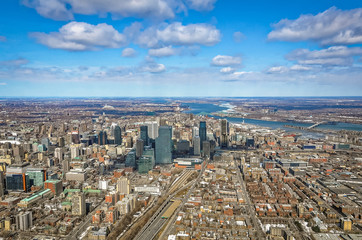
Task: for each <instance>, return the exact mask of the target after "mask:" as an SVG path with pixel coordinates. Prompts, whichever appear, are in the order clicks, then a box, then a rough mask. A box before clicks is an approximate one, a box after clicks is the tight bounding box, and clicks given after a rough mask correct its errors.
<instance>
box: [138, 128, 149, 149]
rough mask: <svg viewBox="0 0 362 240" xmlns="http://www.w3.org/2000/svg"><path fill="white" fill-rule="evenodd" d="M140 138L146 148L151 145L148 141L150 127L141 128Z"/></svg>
mask: <svg viewBox="0 0 362 240" xmlns="http://www.w3.org/2000/svg"><path fill="white" fill-rule="evenodd" d="M140 137H141V139H142V140H143V144H144V145H145V146H148V144H149V141H148V126H141V132H140Z"/></svg>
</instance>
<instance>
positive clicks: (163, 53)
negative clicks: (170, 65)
mask: <svg viewBox="0 0 362 240" xmlns="http://www.w3.org/2000/svg"><path fill="white" fill-rule="evenodd" d="M176 53H177V51H176V50H175V49H174V48H172V47H171V46H168V47H163V48H156V49H150V50H148V55H149V56H151V57H169V56H173V55H175V54H176Z"/></svg>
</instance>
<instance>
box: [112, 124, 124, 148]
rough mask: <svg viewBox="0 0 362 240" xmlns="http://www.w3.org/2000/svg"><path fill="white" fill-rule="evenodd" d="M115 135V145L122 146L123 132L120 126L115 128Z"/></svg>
mask: <svg viewBox="0 0 362 240" xmlns="http://www.w3.org/2000/svg"><path fill="white" fill-rule="evenodd" d="M113 135H114V144H116V145H121V144H122V132H121V128H120V127H119V126H115V127H114V130H113Z"/></svg>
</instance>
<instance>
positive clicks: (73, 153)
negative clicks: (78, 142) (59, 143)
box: [70, 145, 80, 159]
mask: <svg viewBox="0 0 362 240" xmlns="http://www.w3.org/2000/svg"><path fill="white" fill-rule="evenodd" d="M79 155H80V150H79V147H78V146H74V145H72V146H70V157H71V159H74V158H76V157H79Z"/></svg>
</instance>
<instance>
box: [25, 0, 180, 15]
mask: <svg viewBox="0 0 362 240" xmlns="http://www.w3.org/2000/svg"><path fill="white" fill-rule="evenodd" d="M23 4H24V5H25V6H27V7H30V8H34V9H35V10H36V11H37V12H38V14H40V15H41V16H43V17H46V18H51V19H54V20H72V19H73V18H74V16H73V15H74V14H84V15H94V14H98V15H102V16H104V15H106V14H107V13H111V14H112V16H114V17H137V18H152V19H171V18H174V17H175V13H176V12H178V11H180V10H182V9H183V8H184V4H183V3H182V2H181V1H175V0H23Z"/></svg>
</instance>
